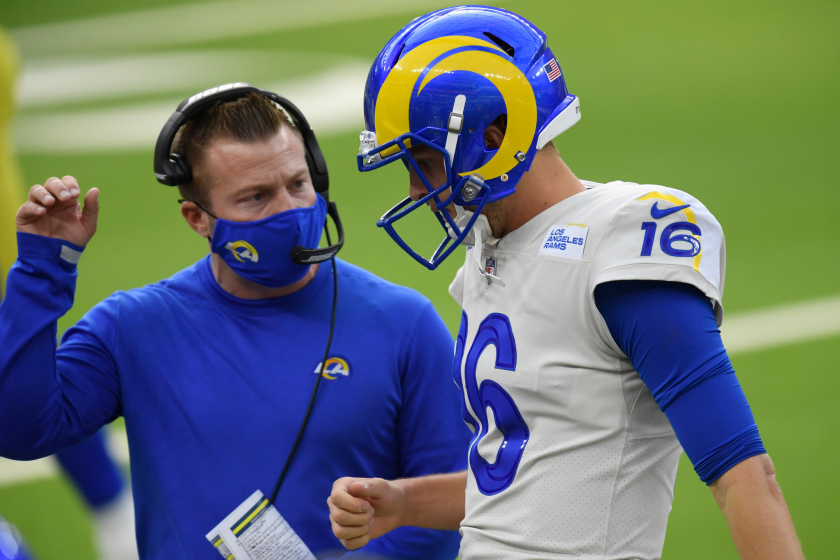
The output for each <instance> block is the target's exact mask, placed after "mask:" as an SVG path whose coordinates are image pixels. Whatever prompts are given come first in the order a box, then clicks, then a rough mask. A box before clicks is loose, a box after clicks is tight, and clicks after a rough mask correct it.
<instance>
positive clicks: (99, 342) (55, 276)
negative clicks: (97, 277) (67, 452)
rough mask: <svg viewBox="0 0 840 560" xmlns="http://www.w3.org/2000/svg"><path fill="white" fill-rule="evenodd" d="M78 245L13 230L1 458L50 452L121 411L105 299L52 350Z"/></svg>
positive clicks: (1, 363) (69, 298) (4, 322)
mask: <svg viewBox="0 0 840 560" xmlns="http://www.w3.org/2000/svg"><path fill="white" fill-rule="evenodd" d="M82 250H83V248H82V247H77V246H75V245H73V244H72V243H68V242H66V241H62V240H60V239H53V238H49V237H43V236H40V235H31V234H26V233H18V260H17V261H16V262H15V264H14V265H13V266H12V268H11V270H10V271H9V276H8V280H7V284H6V287H7V289H6V298H5V299H4V300H3V302H2V304H0V347H2V348H3V352H2V353H0V456H4V457H8V458H11V459H17V460H31V459H37V458H40V457H44V456H47V455H52V454H54V453H56V452H58V451H61V450H62V449H65V448H67V447H70V446H72V445H75V444H77V443H80V442H82V441H84V440H85V439H87V438H89V437H90V436H92V435H93V434H94V433H96V431H98V430H99V428H101V427H102V426H103V425H104V424H107V423H108V422H111V421H112V420H114V419H115V418H117V417H118V416H119V415H120V413H121V410H120V402H119V381H118V377H117V372H116V364H115V361H114V359H113V354H112V347H111V348H109V345H110V346H112V344H113V338H114V330H115V325H114V317H113V313H112V309H111V308H110V304H108V303H107V300H106V302H103V303H102V304H99V305H98V306H97V307H95V308H94V309H93V310H92V311H91V312H90V313H88V314H87V315H86V316H85V318H84V319H82V321H80V322H79V324H78V325H76V326H75V327H73V328H72V329H70V330H68V331H67V333H65V335H64V338H63V341H62V345H61V348H59V349H57V348H56V333H57V323H56V322H57V321H58V319H59V318H60V317H61V316H62V315H64V314H65V313H66V312H67V311H68V310H69V309H70V308H71V307H72V306H73V296H74V292H75V287H76V262H77V261H78V259H79V257H80V256H81V252H82Z"/></svg>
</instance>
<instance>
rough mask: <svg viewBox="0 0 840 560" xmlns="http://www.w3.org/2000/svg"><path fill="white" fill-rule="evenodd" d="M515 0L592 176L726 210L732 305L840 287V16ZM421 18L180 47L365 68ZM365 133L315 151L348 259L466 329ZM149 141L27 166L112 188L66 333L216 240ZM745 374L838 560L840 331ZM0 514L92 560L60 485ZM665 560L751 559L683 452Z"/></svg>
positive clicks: (570, 148)
mask: <svg viewBox="0 0 840 560" xmlns="http://www.w3.org/2000/svg"><path fill="white" fill-rule="evenodd" d="M172 3H173V2H170V1H167V0H152V1H150V0H147V1H146V2H144V3H142V5H141V4H140V3H137V2H130V1H129V0H117V1H114V0H80V1H78V2H74V3H69V2H62V1H59V0H32V1H30V2H20V1H14V0H13V1H11V2H3V3H0V25H3V26H4V27H5V28H7V29H11V30H13V31H14V30H15V29H17V28H20V27H24V26H31V25H35V24H41V23H49V22H60V21H65V20H70V19H74V18H80V17H90V16H94V15H98V14H105V13H111V12H119V11H126V10H135V9H140V8H141V7H142V8H144V9H145V8H152V7H159V6H165V5H169V4H172ZM502 5H503V6H504V7H507V8H509V9H511V10H514V11H517V12H519V13H520V14H522V15H523V16H525V17H527V18H528V19H531V20H532V21H534V22H535V23H537V24H538V25H540V26H541V27H542V29H543V30H544V31H545V32H546V33H547V34H548V37H549V44H550V46H551V47H552V49H553V51H554V53H555V55H556V56H557V59H558V61H559V62H560V63H561V65H562V67H563V71H564V73H565V75H566V79H567V82H568V85H569V89H570V91H572V92H573V93H575V94H577V95H578V96H580V98H581V103H582V113H583V119H582V121H581V122H580V123H579V124H578V125H577V126H575V127H574V128H572V129H571V130H570V131H569V132H567V133H566V134H564V135H563V136H561V137H560V138H559V140H558V141H556V144H557V146H558V148H559V149H560V152H561V154H562V156H563V158H564V160H565V161H566V162H567V163H568V164H569V165H570V167H571V168H572V169H573V170H574V171H575V173H576V174H577V175H578V176H579V177H581V178H584V179H589V180H593V181H601V182H606V181H610V180H616V179H623V180H627V181H634V182H640V183H656V184H663V185H668V186H670V187H674V188H679V189H682V190H686V191H688V192H690V193H692V194H693V195H695V196H697V197H698V198H700V199H701V200H702V201H703V202H704V203H705V204H706V205H707V206H708V207H709V208H710V209H711V210H712V212H714V213H715V215H716V216H717V218H718V220H719V221H720V222H721V224H722V225H723V227H724V231H725V232H726V235H727V253H728V259H727V262H728V266H727V272H728V274H727V281H726V294H725V298H724V304H725V306H726V310H727V313H733V314H735V313H739V312H746V311H750V310H755V309H760V308H765V307H770V306H773V305H777V304H781V303H786V302H796V301H801V300H808V299H812V298H816V297H820V296H826V295H832V294H837V293H838V292H840V218H838V213H837V212H838V211H837V208H838V205H840V188H838V187H839V185H838V179H837V177H838V174H837V171H836V168H837V165H836V162H837V161H838V156H837V152H838V151H840V136H838V131H840V109H838V104H837V101H838V99H840V74H838V71H837V70H838V68H840V42H838V41H837V38H836V33H837V29H838V28H840V3H837V2H836V1H830V0H824V1H810V0H809V1H803V2H792V1H788V2H781V1H776V0H765V1H763V2H759V1H757V0H750V1H745V0H736V1H732V0H729V1H726V0H712V1H707V2H697V1H695V2H668V1H666V0H649V1H645V2H618V1H601V2H561V1H558V0H539V1H537V0H521V1H510V2H504V3H503V4H502ZM289 6H290V9H294V8H293V6H294V4H292V3H289ZM429 9H431V8H429ZM425 11H427V10H426V7H425V6H424V7H421V8H418V9H417V10H415V11H413V12H412V11H411V10H410V9H408V8H406V10H405V12H404V13H400V14H397V15H388V16H382V17H377V15H376V13H377V12H376V10H370V11H369V12H368V13H369V17H366V18H364V19H359V20H354V21H351V22H344V23H332V24H328V25H318V24H317V23H316V24H312V25H309V26H307V27H306V28H302V29H286V30H283V31H279V32H269V33H260V34H253V35H248V34H245V35H243V36H239V37H232V38H226V39H214V40H208V41H206V42H203V43H197V44H191V45H188V46H183V47H176V48H174V49H172V50H173V52H175V51H177V52H181V51H183V52H187V51H190V50H191V49H199V48H200V49H201V50H203V51H212V50H216V49H218V50H220V51H221V50H225V51H229V50H237V49H253V50H258V51H260V52H262V53H263V54H271V53H272V52H277V53H278V60H289V56H288V52H289V51H295V52H298V53H302V54H301V56H304V55H312V56H315V55H318V56H317V57H315V58H313V60H321V59H323V58H324V56H326V57H327V58H329V57H330V56H334V57H335V58H336V59H337V60H339V59H341V57H352V58H356V59H359V60H362V61H371V60H372V58H373V57H374V56H375V55H376V53H377V52H378V50H379V49H380V48H381V46H382V45H384V43H385V42H386V41H387V40H388V39H389V38H390V37H391V35H393V33H394V32H396V31H397V30H398V29H399V28H400V27H401V26H402V25H404V24H405V23H406V22H408V21H409V19H411V18H412V17H414V16H416V15H419V14H420V13H423V12H425ZM831 37H835V38H834V39H831ZM80 42H83V39H80ZM167 49H170V48H169V47H166V48H164V47H160V46H157V47H149V48H148V49H145V50H144V49H140V48H138V47H132V48H131V49H128V50H125V51H124V52H108V53H94V54H96V55H98V56H106V55H108V56H121V55H129V54H135V53H146V52H156V53H161V52H169V51H168V50H167ZM22 54H23V60H24V65H26V63H27V62H28V61H29V60H30V59H28V58H27V53H26V51H24V52H23V53H22ZM287 66H288V69H286V68H285V67H277V68H273V69H271V68H268V69H267V68H262V69H258V70H254V69H248V70H246V71H245V73H246V75H245V76H242V75H237V74H236V73H231V75H230V76H229V77H227V78H226V80H225V81H234V80H241V79H243V78H244V79H245V80H254V82H255V83H257V84H258V85H262V83H271V82H276V81H278V80H281V79H283V78H284V77H286V76H288V75H289V74H291V76H292V77H301V76H306V75H307V74H310V73H315V72H316V71H318V72H321V71H323V70H324V69H323V68H308V67H306V65H301V64H297V65H295V64H293V63H291V62H289V63H288V64H287ZM250 76H255V77H250ZM212 85H215V84H214V83H207V84H199V85H198V87H195V88H192V89H184V90H183V91H179V92H176V94H175V95H174V96H173V95H172V94H171V93H170V94H167V95H162V94H157V93H152V94H148V95H147V94H137V95H134V96H130V97H124V98H119V99H111V100H106V101H97V102H95V103H94V102H79V101H76V102H73V103H67V104H66V105H62V106H52V107H46V108H45V107H40V108H32V109H27V110H25V111H24V112H23V115H24V116H25V115H26V114H29V115H37V114H49V113H50V111H54V110H56V109H60V110H61V111H63V112H68V111H81V110H89V109H91V108H96V107H97V106H102V105H108V106H111V105H113V106H120V105H121V104H125V103H135V102H142V101H155V100H166V99H172V98H174V97H178V95H181V96H187V95H189V94H191V93H194V92H195V91H197V90H198V89H200V88H201V87H205V86H206V87H210V86H212ZM54 87H56V88H60V87H62V84H61V83H56V84H55V86H54ZM279 93H281V94H282V93H283V92H282V91H281V92H279ZM293 101H294V99H293ZM173 109H174V104H173ZM161 124H162V122H161ZM360 126H361V123H360ZM357 139H358V131H357V130H347V131H346V132H341V133H333V134H330V135H328V136H326V137H323V138H321V145H322V147H323V148H324V151H325V153H326V156H327V161H328V163H329V168H330V175H331V179H332V180H331V185H332V189H331V194H332V197H333V199H334V200H336V201H337V202H338V205H339V208H340V209H341V211H342V217H343V219H344V222H345V227H346V233H347V244H346V247H345V249H344V250H343V252H342V254H341V256H342V258H344V259H346V260H348V261H350V262H353V263H355V264H358V265H360V266H362V267H365V268H367V269H369V270H371V271H372V272H374V273H376V274H379V275H380V276H383V277H385V278H387V279H390V280H392V281H395V282H398V283H401V284H405V285H408V286H411V287H413V288H415V289H417V290H419V291H420V292H422V293H423V294H425V295H426V296H428V297H429V298H430V299H431V300H432V301H433V302H434V303H435V305H436V306H437V308H438V310H439V312H440V313H441V315H442V316H443V317H444V320H445V321H446V322H447V324H448V325H449V326H450V328H452V329H454V328H455V327H456V325H457V320H458V317H459V310H458V308H457V306H456V305H455V303H454V302H452V301H451V300H450V298H449V297H448V295H447V292H446V288H447V286H448V284H449V282H450V280H451V277H452V275H453V274H454V272H455V270H456V268H457V261H458V259H457V258H453V259H451V260H450V262H448V263H446V265H445V266H443V267H442V269H441V270H438V271H436V272H434V273H432V272H428V271H426V270H425V269H423V268H421V267H420V266H419V265H416V264H415V263H414V262H413V261H412V260H410V259H409V257H408V256H406V255H405V254H404V253H402V251H401V250H400V249H399V248H398V247H397V246H396V245H395V244H394V243H393V242H392V241H391V240H390V238H389V237H388V236H387V235H386V234H385V233H384V232H382V231H379V230H378V229H377V228H376V227H375V225H374V224H375V221H376V219H377V218H378V217H379V216H380V215H381V214H382V213H383V212H384V210H386V209H387V208H388V207H390V205H392V204H393V203H394V202H395V201H396V200H397V199H399V198H401V197H402V196H405V194H404V193H405V192H406V186H407V185H406V178H405V176H404V173H401V170H397V169H386V170H381V171H379V172H375V173H370V174H365V175H362V174H360V173H358V172H357V171H356V168H355V157H354V155H355V153H356V151H357V148H358V140H357ZM151 149H152V146H151V145H149V146H148V148H147V149H144V150H142V151H136V152H119V153H85V154H80V155H67V154H63V155H62V154H52V153H38V154H35V153H23V154H21V162H22V166H23V170H24V173H25V177H26V181H27V183H28V184H33V183H35V182H43V181H44V180H45V179H46V178H47V177H49V176H52V175H59V176H60V175H64V174H73V175H75V176H76V177H77V178H78V179H79V181H80V183H81V184H82V185H83V187H93V186H96V187H99V188H100V189H101V196H100V202H101V208H102V210H101V212H102V213H101V219H100V227H99V231H98V233H97V235H96V237H95V238H94V240H93V241H92V243H91V244H90V246H89V248H88V250H87V251H86V253H85V256H84V258H83V259H82V261H81V264H80V272H79V282H78V291H77V297H76V305H75V307H74V308H73V310H72V311H71V312H70V313H69V314H68V316H67V317H65V318H64V319H63V320H62V321H61V323H60V327H61V328H62V329H66V328H67V327H68V326H70V325H72V324H73V322H75V321H76V320H78V319H79V317H81V316H82V315H83V314H84V312H85V311H86V310H88V309H89V308H90V307H91V306H93V305H94V304H96V303H97V302H98V301H100V300H102V299H103V298H105V297H106V296H108V295H109V294H110V293H112V292H113V291H115V290H122V289H129V288H132V287H136V286H141V285H144V284H147V283H151V282H154V281H157V280H159V279H161V278H163V277H166V276H168V275H170V274H172V273H174V272H176V271H177V270H179V269H181V268H183V267H185V266H188V265H189V264H191V263H193V262H194V261H195V260H197V259H198V258H200V257H201V256H202V255H203V254H205V253H206V251H207V248H206V242H204V240H202V239H200V238H199V237H197V236H196V235H195V234H194V233H193V232H192V231H191V230H190V229H189V228H188V227H187V226H186V224H184V223H183V220H182V218H181V217H180V214H179V212H178V208H177V205H176V202H175V201H176V199H177V198H178V196H177V192H176V191H175V190H174V189H168V188H166V187H163V186H161V185H159V184H158V183H157V182H156V181H155V179H154V176H153V174H152V167H151V164H152V160H151ZM418 228H419V229H418V231H417V232H415V234H417V235H419V234H420V233H422V232H424V231H428V232H429V233H430V234H432V235H434V236H437V235H438V233H437V228H439V226H437V225H436V224H434V223H432V222H431V221H430V222H429V223H428V224H426V225H424V226H418ZM424 228H425V229H424ZM795 327H796V326H795V325H791V328H795ZM733 362H734V364H735V367H736V370H737V371H738V373H739V377H740V379H741V382H742V384H743V386H744V388H745V391H746V393H747V397H748V398H749V399H750V402H751V404H752V408H753V411H754V412H755V416H756V418H757V421H758V425H759V428H760V429H761V432H762V436H763V438H764V441H765V444H766V446H767V449H768V450H769V452H770V454H771V456H772V457H773V460H774V462H775V464H776V467H777V470H778V473H779V474H778V479H779V481H780V483H781V486H782V489H783V491H784V492H785V497H786V498H787V501H788V504H789V507H790V509H791V513H792V515H793V518H794V521H795V523H796V526H797V530H798V532H799V535H800V538H801V540H802V543H803V547H804V549H805V553H806V556H807V557H809V558H826V559H827V558H836V557H838V552H837V551H838V550H840V534H839V533H838V532H837V531H836V530H835V528H834V525H835V524H836V521H837V519H838V515H837V502H838V501H840V482H838V478H837V477H836V473H837V470H838V468H837V464H838V462H840V452H838V443H840V442H839V441H838V439H840V438H838V435H837V433H838V432H837V426H838V420H837V414H836V411H835V409H834V406H835V399H836V397H835V395H836V394H837V392H838V390H840V381H838V373H840V372H839V371H838V367H837V364H838V363H840V337H837V336H835V337H833V338H824V339H821V340H814V341H810V342H805V343H800V344H796V345H789V346H783V347H779V348H773V349H770V350H766V351H760V352H752V353H747V354H738V355H735V356H734V357H733ZM832 419H833V420H832ZM558 507H562V504H558ZM0 513H2V515H4V516H6V517H7V518H8V519H9V520H11V521H12V522H14V523H15V524H17V525H18V527H19V528H20V529H21V531H22V532H23V533H24V534H25V535H26V537H27V538H28V539H29V540H30V541H31V544H32V546H33V548H34V549H35V551H36V552H37V553H38V555H39V557H40V558H41V560H59V559H61V560H66V559H76V558H78V559H87V558H92V557H93V551H92V547H91V544H90V534H89V530H90V529H89V524H88V521H87V520H86V517H85V515H84V510H83V508H82V506H81V505H80V504H79V503H78V501H77V500H76V498H75V496H74V495H73V492H72V490H71V489H70V487H69V486H68V483H66V482H65V481H63V480H57V479H55V480H48V481H34V482H28V483H23V484H18V485H14V486H6V487H0ZM664 557H665V558H667V559H680V560H683V559H698V560H699V559H704V560H708V559H731V558H736V557H737V556H736V554H735V551H734V547H733V546H732V543H731V540H730V538H729V535H728V531H727V528H726V524H725V523H724V521H723V517H722V516H721V515H720V513H719V512H718V510H717V507H716V505H715V504H714V501H713V499H712V497H711V494H710V493H709V491H708V490H707V489H706V488H705V486H704V485H703V484H702V483H701V482H700V481H699V480H698V479H697V477H696V475H695V474H694V472H693V470H692V468H691V465H690V463H689V462H688V461H687V460H686V459H685V457H683V460H682V462H681V465H680V473H679V478H678V483H677V489H676V497H675V501H674V510H673V512H672V514H671V518H670V524H669V530H668V536H667V539H666V543H665V552H664Z"/></svg>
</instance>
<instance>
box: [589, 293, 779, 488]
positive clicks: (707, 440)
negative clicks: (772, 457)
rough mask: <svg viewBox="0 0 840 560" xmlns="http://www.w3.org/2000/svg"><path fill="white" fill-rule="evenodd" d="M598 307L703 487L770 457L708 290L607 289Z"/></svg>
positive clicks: (598, 295) (597, 300) (597, 299)
mask: <svg viewBox="0 0 840 560" xmlns="http://www.w3.org/2000/svg"><path fill="white" fill-rule="evenodd" d="M595 303H596V305H597V306H598V311H599V312H600V313H601V315H602V316H603V317H604V320H605V321H606V323H607V327H608V328H609V331H610V334H611V335H612V337H613V339H614V340H615V341H616V343H617V344H618V346H619V347H620V348H621V350H622V351H623V352H624V353H625V354H626V355H627V357H628V358H629V359H630V362H631V363H632V364H633V367H634V368H635V369H636V371H637V372H638V373H639V375H640V376H641V378H642V381H644V382H645V385H647V387H648V389H650V392H651V393H652V395H653V398H654V400H655V401H656V403H657V404H658V405H659V408H660V409H662V411H663V412H664V413H665V415H666V416H667V417H668V420H669V421H670V422H671V425H672V426H673V428H674V432H675V433H676V434H677V437H678V438H679V441H680V444H682V446H683V449H685V452H686V454H687V455H688V458H689V459H690V460H691V462H692V464H693V465H694V470H695V471H696V472H697V474H698V475H699V476H700V478H701V480H703V482H705V483H706V484H711V483H712V482H714V481H715V480H717V479H718V478H720V476H721V475H723V474H724V473H725V472H726V471H728V470H729V469H731V468H732V467H734V466H735V465H736V464H738V463H740V462H741V461H743V460H745V459H748V458H750V457H753V456H755V455H760V454H763V453H765V450H764V446H763V444H762V442H761V438H760V437H759V434H758V428H757V426H756V424H755V420H754V419H753V415H752V412H751V410H750V406H749V403H747V399H746V397H745V396H744V392H743V390H742V389H741V385H740V384H739V383H738V379H737V377H736V376H735V370H734V369H733V368H732V364H731V362H730V361H729V356H728V355H727V354H726V349H725V348H724V347H723V341H722V340H721V337H720V330H719V329H718V327H717V323H716V321H715V316H714V312H713V309H712V306H711V304H710V302H709V299H708V298H707V297H706V296H704V295H703V293H702V292H700V290H698V289H697V288H695V287H693V286H691V285H689V284H682V283H678V282H661V281H650V280H633V281H617V282H607V283H604V284H601V285H599V286H597V287H596V288H595Z"/></svg>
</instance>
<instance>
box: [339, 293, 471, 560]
mask: <svg viewBox="0 0 840 560" xmlns="http://www.w3.org/2000/svg"><path fill="white" fill-rule="evenodd" d="M453 348H454V343H453V341H452V335H450V334H449V331H448V330H447V328H446V325H445V324H444V323H443V321H442V320H441V318H440V316H439V315H438V314H437V312H436V311H435V309H434V307H433V306H432V305H431V304H428V305H427V307H426V309H425V311H424V312H423V314H422V315H421V317H420V321H419V322H418V325H417V328H416V329H415V332H414V335H413V336H412V338H411V341H410V345H409V347H408V348H407V349H406V353H405V358H404V365H403V368H402V390H403V395H402V400H403V405H402V409H401V411H400V419H399V425H398V427H397V430H398V434H399V441H400V449H399V453H400V463H401V473H400V474H401V476H402V477H404V478H408V477H416V476H424V475H428V474H437V473H449V472H456V471H461V470H464V469H466V468H467V447H468V445H469V439H470V433H469V430H468V429H467V427H466V426H465V425H464V422H463V420H461V409H460V406H461V405H460V399H461V396H460V393H459V392H458V389H457V387H456V386H455V385H454V384H453V383H452V376H451V373H450V372H451V369H452V349H453ZM460 541H461V537H460V535H459V534H458V532H457V531H433V530H430V529H420V528H417V527H401V528H399V529H396V530H394V531H391V532H390V533H388V534H387V535H385V536H383V537H380V538H378V539H375V540H373V541H371V542H370V543H369V544H367V545H366V546H365V547H364V548H362V549H360V550H359V551H357V552H349V553H346V554H344V555H343V556H342V558H353V557H355V556H357V555H358V556H359V557H361V558H368V557H370V555H381V556H383V557H386V558H392V559H401V560H402V559H405V560H409V559H411V560H415V559H416V560H451V559H453V558H455V557H456V556H458V548H459V545H460Z"/></svg>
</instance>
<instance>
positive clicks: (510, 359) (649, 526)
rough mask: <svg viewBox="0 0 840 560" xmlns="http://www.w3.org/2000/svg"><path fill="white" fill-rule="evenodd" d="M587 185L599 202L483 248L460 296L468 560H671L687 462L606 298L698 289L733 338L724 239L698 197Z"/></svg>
mask: <svg viewBox="0 0 840 560" xmlns="http://www.w3.org/2000/svg"><path fill="white" fill-rule="evenodd" d="M585 184H587V186H589V187H594V188H590V189H589V190H587V191H586V192H583V193H579V194H576V195H574V196H572V197H570V198H568V199H566V200H563V201H562V202H560V203H558V204H556V205H555V206H552V207H551V208H548V209H547V210H545V211H544V212H542V213H541V214H539V215H538V216H536V217H535V218H534V219H532V220H531V221H529V222H528V223H526V224H525V225H524V226H522V227H520V228H519V229H517V230H515V231H513V232H511V233H509V234H508V235H506V236H505V237H503V238H502V239H501V240H500V241H498V243H497V244H495V245H492V244H490V243H485V244H484V246H483V247H480V248H469V249H468V250H467V251H466V262H465V264H464V266H463V267H462V268H461V269H460V270H459V271H458V274H457V276H456V277H455V280H454V281H453V283H452V285H451V286H450V293H451V294H452V296H453V297H454V298H455V300H456V301H457V302H458V303H459V305H461V307H462V308H463V310H464V313H463V317H462V322H461V330H460V333H459V336H458V341H457V345H456V355H455V364H456V367H459V368H460V372H458V371H457V370H456V374H455V377H456V379H457V380H458V382H459V387H460V388H461V389H462V390H463V393H464V401H465V406H464V411H465V413H464V415H465V420H466V421H467V423H468V424H469V425H470V427H471V429H473V432H474V433H476V437H474V438H473V441H472V443H471V445H470V450H469V469H468V478H467V497H466V517H465V518H464V521H463V523H462V524H461V535H462V541H461V558H462V559H463V560H478V559H481V560H512V559H522V560H526V559H527V560H538V559H545V560H548V559H559V558H572V557H574V558H579V559H595V558H598V559H616V560H618V559H631V558H632V559H638V560H641V559H655V558H660V556H661V554H662V546H663V543H664V540H665V527H666V524H667V520H668V514H669V513H670V511H671V502H672V500H673V492H674V482H675V480H676V474H677V461H678V459H679V456H680V453H681V452H682V448H681V447H680V444H679V442H678V441H677V438H676V436H675V435H674V431H673V429H672V428H671V425H670V423H669V422H668V419H667V418H666V417H665V414H663V413H662V411H660V409H659V407H658V406H657V405H656V403H655V402H654V400H653V397H652V396H651V393H650V391H649V390H648V389H647V388H646V387H645V385H644V384H643V382H642V380H641V378H640V377H639V374H638V373H637V372H636V371H635V370H634V369H633V366H632V364H631V363H630V362H629V360H628V359H627V357H626V356H625V355H624V353H623V352H622V351H621V349H620V348H619V347H618V345H617V344H616V343H615V341H614V340H613V339H612V337H611V336H610V333H609V330H608V329H607V326H606V324H605V322H604V320H603V318H602V317H601V315H600V314H599V312H598V309H597V308H596V306H595V297H594V290H595V287H596V286H597V285H598V284H601V283H603V282H609V281H613V280H667V281H673V282H684V283H686V284H691V285H693V286H696V287H697V288H698V289H699V290H700V291H702V292H703V293H704V294H705V295H706V296H708V298H709V300H710V302H711V305H713V306H714V310H715V316H716V317H717V319H718V323H720V321H721V320H722V318H723V308H722V307H721V294H722V293H723V278H724V266H725V248H724V238H723V232H722V230H721V228H720V224H718V222H717V220H715V218H714V217H713V216H712V215H711V214H710V213H709V211H708V210H707V209H706V207H705V206H703V205H702V204H701V203H700V202H699V201H698V200H697V199H695V198H694V197H692V196H689V195H687V194H685V193H683V192H680V191H677V190H674V189H669V188H666V187H660V186H656V185H637V184H633V183H624V182H614V183H609V184H606V185H597V184H595V183H586V182H585ZM596 185H597V186H596ZM476 257H478V260H477V259H476ZM489 275H492V276H494V277H495V278H491V277H490V276H489Z"/></svg>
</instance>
